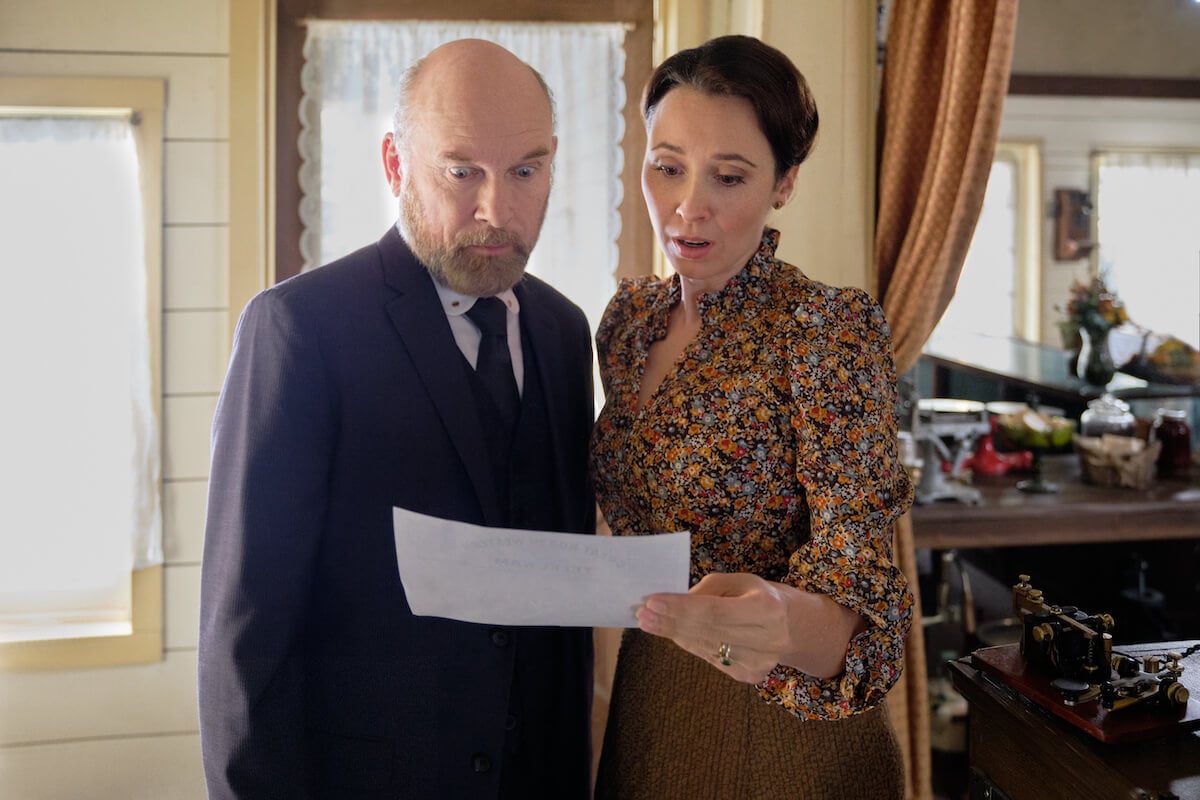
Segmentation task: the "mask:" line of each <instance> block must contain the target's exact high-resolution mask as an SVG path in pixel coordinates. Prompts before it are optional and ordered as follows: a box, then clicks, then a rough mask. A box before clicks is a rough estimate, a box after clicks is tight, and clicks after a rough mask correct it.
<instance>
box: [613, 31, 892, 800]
mask: <svg viewBox="0 0 1200 800" xmlns="http://www.w3.org/2000/svg"><path fill="white" fill-rule="evenodd" d="M643 116H644V118H645V122H646V128H647V134H648V136H647V149H646V159H645V164H644V165H643V171H642V190H643V193H644V195H645V198H646V203H647V206H648V208H649V210H650V214H651V217H652V221H653V225H654V229H655V232H656V234H657V236H658V240H659V243H660V245H661V247H662V249H663V251H664V252H665V253H666V256H667V258H668V260H669V261H670V262H671V265H672V266H673V267H674V269H675V274H674V275H673V276H672V277H671V278H670V279H667V280H660V279H655V278H650V277H647V278H639V279H635V280H630V281H625V282H623V283H622V285H621V287H620V288H619V290H618V291H617V294H616V296H615V297H614V298H613V300H612V301H611V303H610V304H609V306H608V309H607V310H606V311H605V315H604V318H603V320H602V322H601V324H600V328H599V331H598V333H597V335H596V341H597V348H598V353H599V356H600V364H601V373H602V377H603V382H604V390H605V396H606V404H605V407H604V410H603V411H602V412H601V414H600V417H599V419H598V421H597V424H596V428H595V432H594V434H593V471H594V477H595V479H596V487H597V491H598V495H599V499H600V504H601V508H602V509H603V511H604V514H605V517H606V518H607V520H608V522H609V526H610V527H611V528H612V531H613V533H614V534H616V535H637V534H647V533H656V532H664V531H674V530H689V531H691V534H692V560H691V583H692V588H691V590H690V592H689V593H688V594H686V595H669V594H662V595H653V596H651V597H649V598H647V600H646V603H645V605H644V606H642V607H641V608H640V609H638V612H637V616H638V622H639V626H640V627H639V629H630V630H628V631H626V632H625V635H624V637H623V639H622V644H621V652H620V656H619V659H618V664H617V674H616V677H615V679H614V686H613V698H612V705H611V709H610V715H609V722H608V728H607V732H606V735H605V741H604V749H603V751H602V755H601V763H600V769H599V774H598V779H597V780H598V782H597V794H596V796H597V798H654V799H655V800H662V799H663V798H706V797H711V798H731V797H739V798H742V797H745V798H754V797H771V798H776V797H804V798H823V797H830V798H832V797H837V798H846V797H852V798H859V797H864V798H865V797H870V798H887V797H902V796H903V765H902V763H901V761H900V756H899V750H898V746H897V742H896V739H895V736H894V734H893V732H892V729H891V727H890V724H889V722H888V720H887V716H886V713H885V711H884V710H883V708H882V707H881V706H880V701H882V700H883V698H884V695H885V694H886V692H887V691H888V689H889V688H890V687H891V685H892V684H893V683H894V682H895V680H896V678H897V677H898V675H899V670H900V658H901V652H902V645H903V639H904V636H905V633H906V631H907V629H908V625H909V618H910V608H911V603H912V597H911V595H910V593H909V592H908V589H907V585H906V583H905V581H904V578H903V576H902V575H901V573H900V572H899V570H898V569H897V568H896V567H895V565H894V564H893V563H892V561H891V524H892V522H893V521H894V520H895V519H896V518H897V517H898V516H899V515H900V514H901V513H903V512H904V510H905V509H907V508H908V506H909V504H910V503H911V499H912V487H911V485H910V484H909V481H908V479H907V477H906V475H905V472H904V469H903V468H902V467H901V464H900V461H899V458H898V457H897V454H896V441H895V440H896V430H895V420H894V416H893V401H894V394H895V374H894V368H893V365H892V360H891V340H890V333H889V331H888V328H887V325H886V322H885V321H884V319H883V315H882V312H881V311H880V309H879V307H878V305H877V304H876V303H875V302H874V301H873V300H871V298H870V297H868V296H867V295H866V294H865V293H863V292H861V291H859V290H857V289H836V288H832V287H828V286H824V285H822V284H819V283H817V282H815V281H812V280H809V279H808V278H806V277H804V276H803V275H802V274H801V273H800V272H799V271H798V270H796V269H795V268H794V267H792V266H789V265H788V264H785V263H783V262H781V261H779V260H778V259H776V258H775V255H774V254H775V247H776V244H777V243H778V240H779V233H778V232H777V231H775V230H772V229H771V228H768V227H766V220H767V217H768V215H769V214H770V213H771V211H772V209H778V208H780V207H781V206H782V205H783V204H784V202H786V201H787V200H788V198H789V197H790V196H791V193H792V191H793V189H794V188H795V185H796V173H797V170H798V168H799V165H800V163H801V162H802V161H803V160H804V159H805V157H806V156H807V155H808V152H809V149H810V147H811V145H812V142H813V138H814V137H815V135H816V131H817V111H816V107H815V105H814V103H813V100H812V96H811V94H810V92H809V89H808V86H807V84H806V82H805V80H804V78H803V76H802V75H800V73H799V72H798V71H797V70H796V68H795V66H793V65H792V63H791V62H790V61H789V60H788V59H787V57H786V56H784V55H783V54H782V53H780V52H779V51H778V50H776V49H774V48H772V47H769V46H768V45H765V44H763V43H762V42H760V41H758V40H757V39H753V38H750V37H743V36H726V37H721V38H718V39H714V40H712V41H710V42H708V43H707V44H704V45H702V46H701V47H698V48H695V49H692V50H685V51H683V52H680V53H678V54H676V55H674V56H672V57H671V58H669V59H667V60H666V61H665V62H664V63H663V64H662V65H661V66H660V67H659V68H658V69H657V70H656V71H655V73H654V75H653V76H652V77H651V79H650V83H649V84H648V86H647V89H646V93H645V96H644V100H643Z"/></svg>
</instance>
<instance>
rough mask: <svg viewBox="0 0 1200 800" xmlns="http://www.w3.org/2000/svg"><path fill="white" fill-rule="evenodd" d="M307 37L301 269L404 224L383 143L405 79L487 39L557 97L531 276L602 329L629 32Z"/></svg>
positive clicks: (612, 262) (393, 32)
mask: <svg viewBox="0 0 1200 800" xmlns="http://www.w3.org/2000/svg"><path fill="white" fill-rule="evenodd" d="M306 28H307V38H306V40H305V44H304V57H305V63H304V70H303V73H302V86H303V94H302V96H301V100H300V117H301V133H300V137H299V143H300V158H301V166H300V176H301V186H302V190H303V192H304V199H303V200H302V201H301V203H300V218H301V222H302V225H303V231H302V233H301V240H300V252H301V254H302V257H303V259H304V267H303V268H304V269H305V270H309V269H315V268H317V267H319V266H320V265H321V264H324V263H328V262H329V261H331V260H333V259H335V258H338V257H340V256H343V255H345V254H347V253H349V252H352V251H353V250H356V249H358V248H359V247H362V246H363V245H364V244H367V243H369V242H373V241H375V240H376V239H378V238H379V236H381V235H382V234H383V232H384V231H385V230H387V228H388V226H389V225H392V224H394V223H395V221H396V209H397V205H396V199H395V198H394V197H393V196H392V194H391V191H390V190H389V187H388V185H387V182H386V181H385V180H384V176H383V169H382V166H381V164H380V159H379V143H380V142H381V141H382V140H383V137H384V134H385V133H386V132H388V131H389V130H391V128H392V113H393V110H394V108H395V99H396V85H397V82H398V80H399V77H400V75H401V74H402V73H403V71H404V70H405V69H406V68H407V67H408V66H409V65H410V64H411V63H413V62H415V61H416V60H417V59H418V58H420V57H422V56H424V55H425V54H426V53H428V52H429V51H430V50H432V49H434V48H435V47H437V46H438V45H441V44H444V43H445V42H449V41H451V40H454V39H461V38H479V39H487V40H489V41H493V42H496V43H497V44H500V45H502V46H504V47H506V48H507V49H508V50H510V51H512V52H513V53H515V54H516V55H517V56H518V57H520V58H522V59H524V60H525V61H527V62H528V63H529V64H530V65H532V66H533V67H534V68H536V69H537V70H538V71H539V72H540V73H541V74H542V75H543V77H544V78H545V80H546V82H547V84H548V85H549V86H550V89H551V92H552V94H553V96H554V100H555V106H556V109H557V126H556V127H557V134H558V152H557V154H556V155H555V158H554V189H553V191H552V192H551V193H550V201H549V206H548V208H547V211H546V220H545V224H544V225H543V226H542V232H541V236H540V237H539V238H538V243H537V246H536V247H535V248H534V249H533V253H532V254H531V256H530V259H529V266H528V269H529V272H530V273H531V274H534V275H537V276H538V277H540V278H542V279H543V280H545V281H547V282H548V283H550V284H551V285H553V286H554V287H556V288H557V289H558V290H559V291H561V292H563V294H565V295H567V297H569V298H571V299H572V300H573V301H574V302H575V303H576V304H577V305H578V306H579V307H580V308H582V309H583V310H584V312H585V313H586V314H587V316H588V319H589V320H590V321H591V323H592V326H593V328H594V327H595V326H596V325H597V324H598V323H599V321H600V315H601V314H602V313H603V311H604V307H605V305H606V304H607V302H608V299H609V298H610V297H611V296H612V293H613V290H614V289H615V288H616V283H615V281H614V279H613V273H614V272H615V270H616V268H617V239H618V237H619V235H620V229H621V219H620V216H619V214H618V213H617V212H618V206H619V204H620V201H621V183H620V177H621V169H622V166H623V165H622V159H621V147H620V142H621V139H622V134H623V118H622V110H623V109H622V107H623V105H624V102H625V91H624V85H623V83H622V74H623V72H624V67H625V58H624V50H623V49H622V43H623V41H624V38H625V29H624V26H622V25H620V24H618V23H611V22H610V23H586V24H579V23H572V24H565V23H537V24H534V23H495V22H481V21H475V22H417V21H412V22H343V21H321V20H310V21H309V22H307V23H306ZM372 189H374V192H372Z"/></svg>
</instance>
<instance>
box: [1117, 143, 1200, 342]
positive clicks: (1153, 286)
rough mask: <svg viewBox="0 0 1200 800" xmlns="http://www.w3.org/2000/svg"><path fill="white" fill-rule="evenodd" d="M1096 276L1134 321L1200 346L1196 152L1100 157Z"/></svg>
mask: <svg viewBox="0 0 1200 800" xmlns="http://www.w3.org/2000/svg"><path fill="white" fill-rule="evenodd" d="M1097 174H1098V179H1099V190H1098V191H1097V194H1096V227H1097V239H1098V240H1099V245H1100V247H1099V251H1100V272H1101V274H1103V275H1104V276H1105V279H1106V281H1107V283H1108V286H1109V288H1110V289H1112V290H1113V291H1114V292H1116V293H1117V294H1118V295H1119V296H1120V298H1121V299H1122V300H1123V301H1124V302H1125V306H1126V308H1127V309H1128V310H1129V316H1130V318H1131V319H1133V321H1135V322H1137V323H1138V324H1139V325H1142V326H1144V327H1146V328H1150V329H1151V330H1153V331H1155V332H1156V333H1160V334H1171V335H1173V336H1176V337H1178V338H1180V339H1183V340H1184V341H1185V342H1187V343H1188V344H1190V345H1192V346H1193V347H1200V321H1198V319H1197V318H1198V317H1200V224H1198V223H1200V153H1168V152H1159V153H1148V152H1147V153H1138V152H1126V153H1122V152H1112V153H1104V154H1102V155H1101V156H1100V157H1099V165H1098V169H1097Z"/></svg>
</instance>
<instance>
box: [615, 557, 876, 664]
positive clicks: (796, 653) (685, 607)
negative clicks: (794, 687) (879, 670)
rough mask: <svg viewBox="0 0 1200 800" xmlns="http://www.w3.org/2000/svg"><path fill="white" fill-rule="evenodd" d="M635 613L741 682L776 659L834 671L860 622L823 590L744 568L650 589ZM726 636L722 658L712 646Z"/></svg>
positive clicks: (650, 628) (646, 625)
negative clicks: (664, 589) (678, 589)
mask: <svg viewBox="0 0 1200 800" xmlns="http://www.w3.org/2000/svg"><path fill="white" fill-rule="evenodd" d="M637 618H638V624H639V627H640V628H641V629H642V630H643V631H645V632H646V633H651V634H654V635H655V636H663V637H666V638H668V639H670V640H671V641H673V642H675V644H677V645H679V646H680V647H682V648H683V649H684V650H687V651H688V652H689V653H691V654H693V655H695V656H697V657H699V658H703V659H704V660H705V661H708V662H709V663H710V664H713V665H714V666H716V667H717V668H718V669H720V670H722V671H723V672H725V673H726V674H727V675H729V676H730V677H732V678H734V679H735V680H739V681H743V682H745V683H761V682H762V681H763V680H764V679H765V678H766V677H767V675H768V674H769V673H770V672H771V670H773V669H774V668H775V666H776V665H777V664H787V665H789V666H792V667H795V668H797V669H799V670H801V671H803V672H807V673H809V674H810V675H814V676H816V677H823V678H827V677H832V676H834V675H837V674H838V673H839V672H841V671H842V669H843V664H844V661H845V657H846V645H847V644H848V643H849V641H850V637H851V636H853V635H854V634H855V633H856V632H857V631H858V630H861V629H862V627H863V625H862V621H861V618H860V617H859V616H858V615H857V614H855V613H854V612H853V611H851V610H849V609H847V608H843V607H842V606H839V605H838V604H837V603H835V602H834V601H833V600H831V599H829V598H828V597H825V596H824V595H818V594H813V593H811V592H803V591H801V590H799V589H796V588H795V587H792V586H788V585H786V584H782V583H775V582H772V581H767V580H764V579H762V578H760V577H758V576H757V575H752V574H750V573H746V572H736V573H712V574H709V575H705V576H704V577H703V578H702V579H701V580H700V582H699V583H697V584H696V585H695V586H693V587H692V588H691V590H690V591H689V592H688V593H687V594H655V595H651V596H650V597H648V598H646V604H645V605H643V606H642V607H641V608H639V609H638V610H637ZM726 644H727V645H728V646H729V651H728V652H727V653H726V654H725V655H726V656H727V658H726V659H725V660H728V661H730V662H731V663H730V664H728V665H726V664H724V663H722V657H721V654H720V653H719V652H718V651H719V650H720V649H721V647H722V645H726Z"/></svg>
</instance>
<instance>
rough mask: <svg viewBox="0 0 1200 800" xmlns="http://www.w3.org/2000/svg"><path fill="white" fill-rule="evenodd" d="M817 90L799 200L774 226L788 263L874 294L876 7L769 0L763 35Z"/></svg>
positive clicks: (866, 2) (868, 2)
mask: <svg viewBox="0 0 1200 800" xmlns="http://www.w3.org/2000/svg"><path fill="white" fill-rule="evenodd" d="M762 38H763V40H764V41H766V42H768V43H769V44H771V45H773V46H775V47H778V48H779V49H780V50H782V51H783V52H785V53H787V54H788V56H789V57H790V58H791V59H792V61H793V62H794V63H795V64H796V67H797V68H798V69H799V70H800V72H801V73H803V75H804V77H805V80H807V81H808V83H809V86H810V87H811V88H812V92H813V96H814V97H815V98H816V101H817V111H818V112H819V114H820V117H821V127H820V130H819V131H818V133H817V141H816V144H815V146H814V147H813V151H812V154H811V155H810V156H809V158H808V160H807V161H805V162H804V164H802V165H801V166H800V172H799V174H798V175H797V178H796V191H795V192H794V193H793V195H792V199H791V201H789V202H788V204H787V205H786V206H784V208H783V210H782V211H780V212H778V213H777V215H776V216H775V218H774V219H773V220H768V222H769V224H773V225H775V226H776V227H778V228H779V229H780V232H781V234H782V237H781V239H780V242H779V257H780V258H782V259H783V260H785V261H787V262H789V263H791V264H795V265H796V266H798V267H799V268H800V269H801V270H802V271H803V272H804V273H805V274H806V275H808V276H809V277H811V278H815V279H816V280H819V281H824V282H825V283H830V284H833V285H836V286H857V287H859V288H862V289H868V290H869V289H871V288H872V286H871V284H872V282H873V275H874V264H873V261H874V253H873V252H872V251H871V250H870V249H869V245H870V243H871V242H872V233H871V231H872V228H873V225H874V219H873V213H874V212H873V205H874V200H875V190H874V185H873V182H874V179H875V172H874V166H873V162H874V158H875V151H874V138H873V137H874V125H875V119H874V117H875V110H874V93H873V92H874V89H873V86H872V82H873V80H874V74H875V73H874V71H875V3H874V2H873V0H851V1H850V2H847V1H846V0H836V2H835V1H834V0H805V1H804V2H797V1H796V0H763V34H762Z"/></svg>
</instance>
